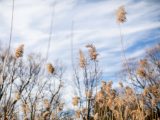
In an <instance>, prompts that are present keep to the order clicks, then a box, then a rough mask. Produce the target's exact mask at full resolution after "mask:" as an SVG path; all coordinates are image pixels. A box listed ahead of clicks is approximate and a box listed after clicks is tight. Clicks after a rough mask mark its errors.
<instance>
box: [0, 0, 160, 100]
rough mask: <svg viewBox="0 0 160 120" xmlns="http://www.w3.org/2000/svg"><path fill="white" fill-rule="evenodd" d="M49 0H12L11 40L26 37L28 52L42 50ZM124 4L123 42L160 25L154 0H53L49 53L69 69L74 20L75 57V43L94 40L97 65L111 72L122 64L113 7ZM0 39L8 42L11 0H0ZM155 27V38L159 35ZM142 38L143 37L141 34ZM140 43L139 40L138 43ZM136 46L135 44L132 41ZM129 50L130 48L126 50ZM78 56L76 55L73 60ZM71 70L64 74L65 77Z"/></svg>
mask: <svg viewBox="0 0 160 120" xmlns="http://www.w3.org/2000/svg"><path fill="white" fill-rule="evenodd" d="M52 2H53V1H52V0H45V1H44V0H15V15H14V27H13V41H12V45H13V47H15V46H16V45H18V44H19V43H24V44H25V48H26V54H27V53H29V52H33V51H35V52H40V53H42V54H45V52H46V48H47V44H48V37H49V27H50V20H51V10H52V7H53V3H52ZM120 5H125V6H126V10H127V13H128V14H127V18H128V20H127V22H126V23H124V25H123V26H122V32H123V33H124V40H125V47H126V48H130V47H133V45H136V44H137V43H138V42H139V41H140V40H142V39H143V43H144V45H145V41H147V39H148V35H147V34H150V33H152V32H153V30H154V29H159V28H160V22H159V20H158V19H159V13H158V12H157V11H159V9H160V7H159V5H158V4H156V3H154V2H148V1H141V2H136V3H134V2H132V1H127V2H126V1H125V0H122V1H105V0H101V1H98V0H97V1H96V0H95V1H94V2H92V1H89V0H88V1H87V0H83V1H81V2H80V1H79V0H57V3H56V6H55V15H54V24H53V28H54V29H53V38H52V41H51V48H50V54H49V55H50V57H49V59H57V58H58V59H61V60H62V61H63V63H65V64H66V65H67V67H68V68H67V71H68V72H70V71H71V70H70V68H71V67H70V35H71V23H72V20H74V41H73V42H74V53H75V54H74V58H75V59H77V57H76V56H78V55H77V52H78V49H79V48H80V47H84V45H85V44H87V43H94V44H95V45H96V47H97V49H98V51H100V56H99V57H100V62H101V63H100V65H101V66H102V68H104V76H111V74H112V73H113V74H114V73H115V72H117V71H118V70H119V69H120V66H121V63H120V61H121V56H120V54H119V53H120V50H121V45H120V38H119V29H118V25H117V24H116V20H115V10H116V9H117V7H118V6H120ZM0 18H1V19H0V26H1V27H0V40H2V41H3V42H4V43H7V42H8V39H9V32H10V19H11V1H10V0H3V1H2V2H0ZM159 33H160V31H158V32H157V36H158V37H157V39H159V37H160V36H159ZM145 39H146V40H145ZM142 46H143V45H142ZM133 48H134V47H133ZM143 51H144V50H143V47H142V48H139V49H137V50H135V51H134V53H132V54H131V53H127V57H133V56H140V55H141V54H142V53H143ZM128 52H129V51H128ZM75 61H76V60H75ZM70 75H71V74H68V73H67V74H66V76H67V77H66V79H67V80H68V81H70V80H69V78H70ZM70 89H71V86H69V85H68V84H67V85H66V92H67V93H68V94H65V96H64V97H66V98H68V100H71V96H72V95H73V94H72V91H71V90H70Z"/></svg>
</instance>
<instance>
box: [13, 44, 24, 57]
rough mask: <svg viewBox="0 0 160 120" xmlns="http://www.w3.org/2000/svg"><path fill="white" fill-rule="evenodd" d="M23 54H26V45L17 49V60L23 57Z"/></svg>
mask: <svg viewBox="0 0 160 120" xmlns="http://www.w3.org/2000/svg"><path fill="white" fill-rule="evenodd" d="M23 52H24V45H23V44H22V45H20V46H18V47H17V48H16V51H15V57H16V58H20V57H22V56H23Z"/></svg>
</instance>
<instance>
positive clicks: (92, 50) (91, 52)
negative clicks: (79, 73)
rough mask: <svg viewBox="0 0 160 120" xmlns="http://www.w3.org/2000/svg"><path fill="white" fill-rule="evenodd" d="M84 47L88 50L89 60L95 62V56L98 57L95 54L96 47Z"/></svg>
mask: <svg viewBox="0 0 160 120" xmlns="http://www.w3.org/2000/svg"><path fill="white" fill-rule="evenodd" d="M86 47H87V48H88V49H89V55H90V58H91V60H97V56H98V55H99V54H98V53H97V50H96V47H95V46H94V45H92V44H88V45H86Z"/></svg>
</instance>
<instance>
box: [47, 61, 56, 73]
mask: <svg viewBox="0 0 160 120" xmlns="http://www.w3.org/2000/svg"><path fill="white" fill-rule="evenodd" d="M47 71H48V73H54V71H55V68H54V67H53V65H52V64H51V63H48V64H47Z"/></svg>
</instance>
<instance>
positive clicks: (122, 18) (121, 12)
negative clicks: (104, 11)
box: [116, 6, 127, 24]
mask: <svg viewBox="0 0 160 120" xmlns="http://www.w3.org/2000/svg"><path fill="white" fill-rule="evenodd" d="M126 14H127V12H126V11H125V8H124V6H120V7H119V8H118V10H117V13H116V17H117V22H118V23H119V24H120V23H124V22H126V19H127V18H126Z"/></svg>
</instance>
